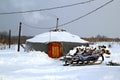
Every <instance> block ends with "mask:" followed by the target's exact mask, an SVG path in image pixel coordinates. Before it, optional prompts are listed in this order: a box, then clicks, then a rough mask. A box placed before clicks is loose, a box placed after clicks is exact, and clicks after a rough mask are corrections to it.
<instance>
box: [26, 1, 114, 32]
mask: <svg viewBox="0 0 120 80" xmlns="http://www.w3.org/2000/svg"><path fill="white" fill-rule="evenodd" d="M113 1H114V0H111V1H108V2H106V3H105V4H103V5H102V6H100V7H98V8H96V9H94V10H92V11H90V12H88V13H86V14H84V15H82V16H80V17H78V18H76V19H73V20H71V21H69V22H66V23H63V24H61V25H58V27H63V26H65V25H68V24H70V23H73V22H75V21H77V20H79V19H81V18H84V17H86V16H88V15H90V14H92V13H94V12H95V11H97V10H99V9H101V8H103V7H104V6H106V5H108V4H109V3H111V2H113ZM24 25H26V26H27V27H28V26H29V28H34V29H48V30H50V29H52V28H55V26H54V27H50V28H40V27H36V26H31V25H28V24H25V23H24Z"/></svg>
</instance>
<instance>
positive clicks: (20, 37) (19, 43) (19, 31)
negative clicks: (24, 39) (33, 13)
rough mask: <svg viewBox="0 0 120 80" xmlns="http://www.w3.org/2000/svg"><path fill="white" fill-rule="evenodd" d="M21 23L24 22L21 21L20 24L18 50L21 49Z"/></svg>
mask: <svg viewBox="0 0 120 80" xmlns="http://www.w3.org/2000/svg"><path fill="white" fill-rule="evenodd" d="M21 25H22V23H21V22H20V24H19V35H18V50H17V51H18V52H19V51H20V39H21Z"/></svg>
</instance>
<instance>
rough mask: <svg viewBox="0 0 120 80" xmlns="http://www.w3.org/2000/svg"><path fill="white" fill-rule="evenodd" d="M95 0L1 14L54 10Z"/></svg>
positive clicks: (90, 0)
mask: <svg viewBox="0 0 120 80" xmlns="http://www.w3.org/2000/svg"><path fill="white" fill-rule="evenodd" d="M92 1H94V0H89V1H84V2H79V3H75V4H70V5H64V6H58V7H52V8H44V9H38V10H28V11H18V12H17V11H16V12H4V13H0V15H7V14H21V13H30V12H38V11H48V10H54V9H59V8H66V7H72V6H76V5H80V4H85V3H89V2H92Z"/></svg>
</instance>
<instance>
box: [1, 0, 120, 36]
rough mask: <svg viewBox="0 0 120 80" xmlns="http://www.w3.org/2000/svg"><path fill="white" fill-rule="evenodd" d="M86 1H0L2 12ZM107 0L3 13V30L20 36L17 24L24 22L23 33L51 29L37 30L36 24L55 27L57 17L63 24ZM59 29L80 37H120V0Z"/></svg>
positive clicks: (35, 32)
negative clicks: (30, 11)
mask: <svg viewBox="0 0 120 80" xmlns="http://www.w3.org/2000/svg"><path fill="white" fill-rule="evenodd" d="M83 1H88V0H0V13H2V12H14V11H26V10H36V9H43V8H50V7H57V6H63V5H69V4H74V3H79V2H83ZM108 1H110V0H95V1H92V2H90V3H86V4H81V5H77V6H73V7H67V8H61V9H56V10H49V11H42V12H33V13H24V14H12V15H0V31H9V29H11V30H12V35H18V26H19V22H20V21H21V22H22V23H23V24H22V35H37V34H40V33H43V32H47V31H49V30H48V29H36V28H35V27H39V28H50V27H54V26H55V25H56V18H57V17H58V18H59V24H63V23H65V22H68V21H70V20H72V19H75V18H77V17H80V16H82V15H84V14H86V13H88V12H90V11H92V10H94V9H96V8H98V7H99V6H101V5H103V4H104V3H106V2H108ZM30 27H33V28H30ZM60 28H63V29H65V30H66V31H68V32H70V33H73V34H76V35H79V36H80V37H92V36H96V35H98V34H100V35H104V36H107V37H114V38H116V37H119V38H120V0H114V1H113V2H112V3H110V4H108V5H107V6H105V7H103V8H102V9H100V10H98V11H96V12H94V13H92V14H90V15H88V16H86V17H84V18H82V19H80V20H78V21H76V22H73V23H71V24H68V25H65V26H63V27H60Z"/></svg>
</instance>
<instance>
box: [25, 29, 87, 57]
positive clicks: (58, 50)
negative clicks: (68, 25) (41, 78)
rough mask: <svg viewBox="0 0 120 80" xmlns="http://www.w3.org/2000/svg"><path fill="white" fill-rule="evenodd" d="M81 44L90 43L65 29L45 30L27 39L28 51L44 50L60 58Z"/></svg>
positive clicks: (51, 55) (26, 47)
mask: <svg viewBox="0 0 120 80" xmlns="http://www.w3.org/2000/svg"><path fill="white" fill-rule="evenodd" d="M81 45H85V46H87V45H88V41H85V40H83V39H80V37H79V36H77V35H74V34H71V33H69V32H66V31H64V30H57V31H56V30H53V31H49V32H45V33H42V34H39V35H36V36H35V37H33V38H31V39H28V40H26V46H25V50H26V51H32V50H35V51H42V52H45V53H47V54H48V55H49V57H52V58H59V57H61V56H64V55H65V54H67V53H68V52H69V51H70V50H71V49H73V48H74V47H77V46H81Z"/></svg>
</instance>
